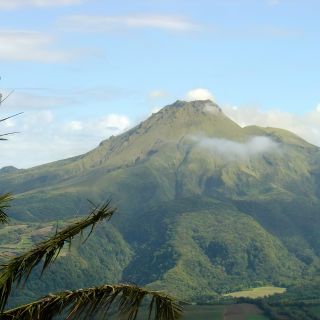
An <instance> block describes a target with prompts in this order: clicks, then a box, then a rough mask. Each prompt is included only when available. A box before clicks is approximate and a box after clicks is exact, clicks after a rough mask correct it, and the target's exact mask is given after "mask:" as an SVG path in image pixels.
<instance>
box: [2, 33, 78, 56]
mask: <svg viewBox="0 0 320 320" xmlns="http://www.w3.org/2000/svg"><path fill="white" fill-rule="evenodd" d="M0 43H1V46H0V60H14V61H36V62H64V61H68V60H69V59H70V58H71V57H72V56H73V54H71V53H68V52H65V51H62V50H56V49H54V48H52V45H53V44H55V39H54V38H53V37H51V36H50V35H47V34H44V33H40V32H34V31H14V30H0Z"/></svg>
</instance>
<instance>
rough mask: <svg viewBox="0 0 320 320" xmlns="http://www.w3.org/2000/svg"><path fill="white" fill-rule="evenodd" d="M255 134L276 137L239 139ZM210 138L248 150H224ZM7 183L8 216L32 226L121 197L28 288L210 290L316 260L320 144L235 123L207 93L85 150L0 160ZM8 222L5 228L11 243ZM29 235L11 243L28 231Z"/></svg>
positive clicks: (201, 296) (2, 182)
mask: <svg viewBox="0 0 320 320" xmlns="http://www.w3.org/2000/svg"><path fill="white" fill-rule="evenodd" d="M254 137H265V138H267V139H269V140H268V141H269V142H270V141H272V143H273V144H275V145H276V147H275V148H273V149H270V150H266V151H265V152H260V153H259V152H255V151H254V150H253V151H252V147H250V148H251V149H250V150H251V151H250V150H249V149H248V148H249V147H246V148H245V149H241V148H243V146H245V145H246V144H247V143H248V141H250V139H252V138H254ZM211 139H216V140H214V141H215V143H217V141H218V143H219V145H220V148H224V147H225V146H228V145H229V146H230V141H232V143H233V144H231V146H236V147H237V148H240V149H241V150H245V151H246V152H245V153H243V152H242V155H241V156H237V154H236V156H234V155H235V153H234V150H233V153H232V152H231V155H232V154H233V156H231V157H230V156H228V154H229V153H228V152H230V151H232V150H224V151H223V152H218V151H217V149H214V148H212V147H211V146H212V144H210V143H212V141H213V140H211ZM217 139H218V140H217ZM203 141H206V143H205V144H203V143H202V142H203ZM201 143H202V144H201ZM234 143H238V144H234ZM221 146H222V147H221ZM239 146H240V147H239ZM241 146H242V147H241ZM44 147H46V146H44ZM258 147H259V146H258ZM260 147H261V146H260ZM229 149H230V148H229ZM8 191H11V192H13V193H14V194H15V197H16V199H15V201H14V202H13V207H12V210H11V212H10V215H11V217H13V218H14V219H15V221H16V223H17V224H18V225H24V224H28V225H30V228H34V226H36V225H35V224H37V223H42V224H49V225H54V224H55V222H56V221H57V220H59V221H61V220H62V221H65V220H67V219H70V218H73V217H74V216H75V215H81V214H84V213H86V212H87V210H88V206H89V204H88V202H87V199H90V200H91V201H93V202H95V203H100V202H101V201H104V200H106V199H107V198H110V197H111V198H112V199H113V203H114V205H116V206H117V207H118V213H117V214H116V215H115V217H114V218H113V219H112V225H111V226H110V227H105V228H103V229H101V230H100V231H99V232H98V233H97V234H95V235H93V236H92V238H91V239H90V242H88V243H87V244H85V245H84V246H83V247H81V249H79V250H77V251H76V252H75V253H73V256H72V254H68V255H66V256H65V257H62V258H61V260H60V261H58V263H60V264H59V268H60V269H61V270H62V272H55V273H51V274H50V273H49V274H48V275H47V276H45V277H44V280H43V282H41V281H36V280H34V281H33V282H32V285H30V288H29V289H30V292H33V293H34V292H37V293H41V292H47V290H45V289H48V288H49V289H54V290H55V289H58V287H59V286H62V285H65V284H66V283H67V285H66V286H70V287H79V286H84V285H89V284H90V283H96V282H98V281H100V280H101V281H105V280H108V281H109V282H110V281H111V282H112V280H114V281H127V282H135V283H138V284H142V285H146V286H149V287H153V288H156V289H163V290H167V291H170V292H171V293H172V294H174V295H176V296H178V297H181V298H183V299H188V300H191V301H195V300H196V301H207V300H210V299H211V298H212V297H214V296H215V295H216V294H217V293H226V292H231V291H237V290H241V289H244V288H249V287H254V286H262V285H264V284H270V283H271V284H273V285H276V286H280V287H281V286H283V287H286V286H288V285H291V284H293V283H295V282H296V281H297V280H298V279H299V281H303V280H304V279H309V278H312V277H315V276H316V274H317V273H316V272H317V270H318V269H319V255H320V233H319V228H318V226H319V225H320V214H319V212H320V199H319V196H320V150H319V148H317V147H315V146H313V145H310V144H308V143H307V142H305V141H304V140H302V139H301V138H299V137H297V136H296V135H294V134H292V133H290V132H288V131H285V130H280V129H276V128H260V127H255V126H250V127H246V128H241V127H240V126H238V125H237V124H236V123H234V122H233V121H232V120H230V119H229V118H228V117H226V116H225V115H224V114H223V112H222V111H221V110H220V109H219V107H218V106H216V105H215V104H213V103H212V102H210V101H194V102H184V101H177V102H176V103H174V104H173V105H170V106H167V107H165V108H163V109H162V110H161V111H159V112H158V113H156V114H153V115H152V116H151V117H150V118H149V119H147V120H146V121H144V122H142V123H141V124H139V125H138V126H136V127H135V128H133V129H131V130H129V131H128V132H126V133H124V134H122V135H120V136H117V137H111V138H110V139H108V140H106V141H103V142H102V143H101V144H100V145H99V146H98V147H97V148H96V149H94V150H92V151H91V152H89V153H87V154H84V155H82V156H78V157H74V158H70V159H67V160H62V161H58V162H53V163H49V164H46V165H42V166H38V167H35V168H31V169H28V170H1V171H0V193H2V192H8ZM31 224H32V225H31ZM7 228H10V227H5V229H4V230H2V231H3V232H2V233H0V238H1V237H2V238H1V239H2V246H6V247H7V248H9V247H10V245H11V240H9V239H10V237H11V236H12V233H13V231H12V232H11V231H10V229H7ZM15 228H16V229H15V230H16V232H17V233H18V234H20V233H21V234H23V233H24V232H29V230H26V229H24V227H21V228H20V227H15ZM19 228H20V229H19ZM52 231H53V230H52ZM25 238H26V239H27V240H26V241H27V242H23V243H21V242H19V244H18V246H17V248H14V250H16V249H21V250H22V249H24V248H25V247H26V245H29V244H30V241H33V239H32V238H30V237H27V236H25ZM80 253H81V258H80ZM93 253H94V255H93ZM119 261H121V262H119ZM70 268H71V269H72V270H73V271H72V272H70V271H69V270H70ZM53 274H54V276H53ZM53 277H54V278H55V281H54V283H53V282H52V278H53ZM66 279H68V280H67V281H66ZM42 283H45V285H42Z"/></svg>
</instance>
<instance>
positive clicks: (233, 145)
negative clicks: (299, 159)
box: [192, 136, 278, 160]
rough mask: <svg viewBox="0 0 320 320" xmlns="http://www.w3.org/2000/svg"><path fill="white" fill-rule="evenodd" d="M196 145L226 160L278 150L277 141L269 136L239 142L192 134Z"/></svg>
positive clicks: (242, 158)
mask: <svg viewBox="0 0 320 320" xmlns="http://www.w3.org/2000/svg"><path fill="white" fill-rule="evenodd" d="M192 140H193V141H195V142H196V143H197V145H198V146H199V147H200V148H202V149H204V150H206V151H208V152H211V153H213V154H218V155H220V156H222V157H224V158H226V159H228V160H239V159H241V160H244V159H248V158H250V157H254V156H257V155H261V154H266V153H270V152H275V151H278V143H276V142H275V141H273V140H272V139H270V138H269V137H264V136H256V137H253V138H251V139H250V140H248V141H246V142H244V143H240V142H237V141H233V140H227V139H218V138H209V137H206V136H193V137H192Z"/></svg>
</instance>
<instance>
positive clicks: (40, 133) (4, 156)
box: [0, 110, 131, 168]
mask: <svg viewBox="0 0 320 320" xmlns="http://www.w3.org/2000/svg"><path fill="white" fill-rule="evenodd" d="M130 126H131V121H130V120H129V119H128V118H127V117H126V116H124V115H119V114H109V115H106V116H104V117H100V118H93V119H89V120H88V119H86V120H82V119H79V120H78V119H77V120H69V121H65V120H61V119H58V118H56V117H55V116H54V111H52V110H41V111H33V112H28V113H26V114H24V115H22V116H20V117H17V118H15V120H14V122H11V123H10V122H9V121H6V122H5V123H4V125H1V126H0V133H5V132H7V131H8V130H9V129H8V127H10V131H19V132H20V133H19V134H16V135H13V136H10V139H9V140H8V141H6V142H2V143H1V158H0V168H1V167H3V166H8V165H15V166H17V167H20V168H21V167H22V168H26V167H30V166H35V165H39V164H43V163H48V162H51V161H55V160H60V159H65V158H68V157H72V156H75V155H78V154H83V153H85V152H87V151H89V150H91V149H93V148H94V147H96V146H97V145H98V144H99V143H100V142H101V141H102V140H104V139H107V138H108V137H109V136H111V135H117V134H120V133H122V132H123V131H125V130H126V129H128V128H129V127H130ZM7 129H8V130H7Z"/></svg>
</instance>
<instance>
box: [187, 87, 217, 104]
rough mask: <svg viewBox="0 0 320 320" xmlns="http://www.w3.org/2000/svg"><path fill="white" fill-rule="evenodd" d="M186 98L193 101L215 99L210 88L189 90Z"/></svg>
mask: <svg viewBox="0 0 320 320" xmlns="http://www.w3.org/2000/svg"><path fill="white" fill-rule="evenodd" d="M186 99H187V100H188V101H193V100H212V101H214V96H213V94H212V93H211V92H210V91H209V90H208V89H204V88H197V89H193V90H190V91H189V92H187V95H186Z"/></svg>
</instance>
